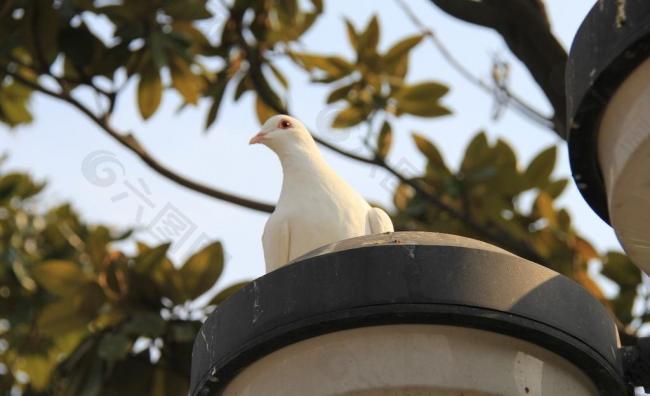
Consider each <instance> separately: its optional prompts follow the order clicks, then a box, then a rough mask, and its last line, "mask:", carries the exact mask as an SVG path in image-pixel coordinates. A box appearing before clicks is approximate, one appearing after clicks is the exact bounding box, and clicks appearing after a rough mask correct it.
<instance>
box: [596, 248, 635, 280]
mask: <svg viewBox="0 0 650 396" xmlns="http://www.w3.org/2000/svg"><path fill="white" fill-rule="evenodd" d="M602 273H603V275H605V276H606V277H608V278H609V279H611V280H612V281H614V282H616V283H617V284H618V285H619V286H620V287H621V288H622V289H623V288H631V287H634V288H636V286H637V285H638V284H639V283H641V271H640V270H639V269H638V268H637V267H636V266H635V265H634V264H633V263H632V261H631V260H630V258H629V257H627V256H626V255H625V254H622V253H618V252H608V253H607V255H606V256H605V257H604V260H603V270H602Z"/></svg>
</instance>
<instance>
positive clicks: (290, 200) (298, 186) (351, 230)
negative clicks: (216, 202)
mask: <svg viewBox="0 0 650 396" xmlns="http://www.w3.org/2000/svg"><path fill="white" fill-rule="evenodd" d="M255 143H261V144H264V145H266V146H267V147H268V148H270V149H271V150H273V151H274V152H275V154H277V156H278V158H279V159H280V163H281V164H282V171H283V180H282V191H281V192H280V199H279V200H278V204H277V205H276V207H275V211H274V212H273V213H272V214H271V217H270V218H269V219H268V221H267V222H266V226H265V227H264V234H263V235H262V245H263V246H264V260H265V261H266V270H267V272H270V271H273V270H275V269H277V268H280V267H282V266H284V265H286V264H287V263H289V262H290V261H291V260H293V259H295V258H297V257H300V256H302V255H303V254H305V253H307V252H309V251H311V250H313V249H316V248H318V247H321V246H323V245H326V244H329V243H333V242H338V241H340V240H343V239H347V238H352V237H358V236H362V235H370V234H379V233H383V232H392V231H393V223H392V221H391V220H390V217H388V215H387V214H386V212H384V211H383V210H381V209H379V208H374V207H371V206H370V205H369V204H368V202H366V200H365V199H363V197H361V195H359V193H357V192H356V191H355V190H354V189H353V188H352V187H351V186H350V185H349V184H348V183H346V182H345V181H344V180H343V179H342V178H341V177H339V176H338V175H337V174H336V173H335V172H334V170H333V169H332V168H331V167H330V166H329V165H328V164H327V163H326V162H325V160H324V159H323V157H322V155H321V153H320V151H319V150H318V147H317V146H316V142H314V139H313V138H312V136H311V134H310V133H309V131H307V128H305V126H304V125H303V124H302V123H301V122H300V121H298V120H296V119H295V118H292V117H289V116H287V115H276V116H273V117H271V118H269V119H268V120H267V121H266V122H265V123H264V125H263V126H262V130H261V131H260V132H259V133H258V134H257V135H255V136H253V137H252V138H251V140H250V144H255Z"/></svg>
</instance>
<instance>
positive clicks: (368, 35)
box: [358, 15, 379, 51]
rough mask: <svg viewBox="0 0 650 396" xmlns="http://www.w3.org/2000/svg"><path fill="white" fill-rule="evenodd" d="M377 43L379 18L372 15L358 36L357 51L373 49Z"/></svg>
mask: <svg viewBox="0 0 650 396" xmlns="http://www.w3.org/2000/svg"><path fill="white" fill-rule="evenodd" d="M377 44H379V20H378V19H377V15H373V16H372V18H370V21H369V22H368V25H367V26H366V29H365V30H364V32H363V33H361V35H360V36H359V47H358V49H359V51H374V50H375V49H376V48H377Z"/></svg>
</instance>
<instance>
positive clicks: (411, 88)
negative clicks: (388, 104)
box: [393, 82, 451, 117]
mask: <svg viewBox="0 0 650 396" xmlns="http://www.w3.org/2000/svg"><path fill="white" fill-rule="evenodd" d="M448 91H449V88H447V87H446V86H444V85H442V84H438V83H436V82H424V83H419V84H415V85H405V86H403V87H401V88H400V89H398V90H397V92H395V94H394V95H393V98H394V99H395V100H397V109H398V111H399V112H404V113H409V114H412V115H416V116H420V117H438V116H443V115H447V114H451V111H450V110H449V109H447V108H446V107H444V106H442V105H440V104H439V103H438V99H440V98H441V97H442V96H443V95H445V94H446V93H447V92H448Z"/></svg>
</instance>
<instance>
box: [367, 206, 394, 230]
mask: <svg viewBox="0 0 650 396" xmlns="http://www.w3.org/2000/svg"><path fill="white" fill-rule="evenodd" d="M366 224H367V228H368V231H369V232H368V234H381V233H383V232H393V222H392V220H391V219H390V217H388V215H387V214H386V212H384V211H383V210H382V209H380V208H370V210H368V215H367V220H366Z"/></svg>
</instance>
